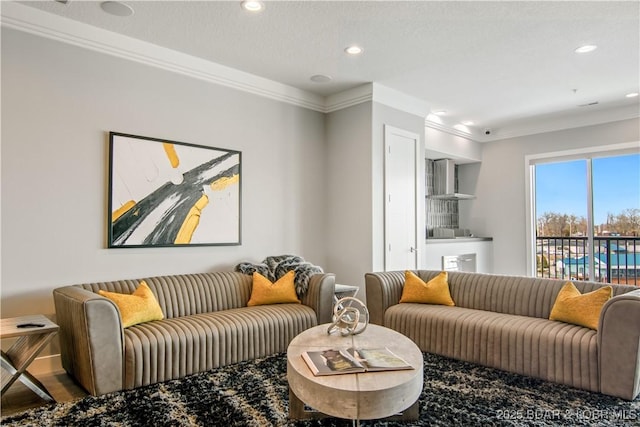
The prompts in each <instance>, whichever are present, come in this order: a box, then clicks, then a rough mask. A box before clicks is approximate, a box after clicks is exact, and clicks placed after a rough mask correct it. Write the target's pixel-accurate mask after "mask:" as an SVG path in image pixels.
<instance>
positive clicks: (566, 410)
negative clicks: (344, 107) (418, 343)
mask: <svg viewBox="0 0 640 427" xmlns="http://www.w3.org/2000/svg"><path fill="white" fill-rule="evenodd" d="M424 359H425V362H424V373H425V384H424V389H423V391H422V395H421V396H420V400H419V402H420V420H419V421H416V422H387V421H363V422H362V423H361V425H363V426H407V427H408V426H521V425H528V426H554V425H566V426H579V425H582V426H622V425H624V426H633V425H640V399H636V400H635V401H633V402H628V401H625V400H622V399H617V398H613V397H610V396H604V395H601V394H597V393H590V392H587V391H582V390H576V389H573V388H569V387H565V386H561V385H558V384H553V383H549V382H545V381H541V380H536V379H532V378H527V377H523V376H520V375H515V374H511V373H507V372H503V371H498V370H495V369H490V368H485V367H482V366H478V365H474V364H470V363H465V362H460V361H456V360H451V359H447V358H444V357H441V356H436V355H433V354H426V353H425V355H424ZM286 366H287V365H286V356H285V355H284V354H279V355H275V356H270V357H266V358H263V359H258V360H254V361H250V362H243V363H239V364H236V365H231V366H226V367H222V368H218V369H215V370H212V371H209V372H205V373H202V374H197V375H192V376H190V377H187V378H184V379H181V380H174V381H168V382H165V383H161V384H155V385H151V386H147V387H141V388H138V389H136V390H129V391H124V392H117V393H111V394H108V395H104V396H100V397H92V396H90V397H86V398H83V399H81V400H77V401H74V402H68V403H60V404H50V405H46V406H42V407H40V408H37V409H31V410H28V411H26V412H23V413H20V414H16V415H12V416H8V417H5V418H2V420H1V424H2V425H3V426H83V427H89V426H243V427H244V426H256V427H263V426H301V427H302V426H305V427H306V426H340V427H342V426H344V427H347V426H351V425H352V422H351V421H348V420H341V419H337V418H328V419H324V420H310V421H296V422H293V421H289V419H288V417H287V415H288V410H289V399H288V388H287V379H286Z"/></svg>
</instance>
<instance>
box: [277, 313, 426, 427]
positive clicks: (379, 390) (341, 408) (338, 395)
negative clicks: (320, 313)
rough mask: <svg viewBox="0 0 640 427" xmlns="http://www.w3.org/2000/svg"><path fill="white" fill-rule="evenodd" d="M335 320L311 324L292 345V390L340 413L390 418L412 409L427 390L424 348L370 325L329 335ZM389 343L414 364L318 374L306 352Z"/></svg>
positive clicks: (289, 361)
mask: <svg viewBox="0 0 640 427" xmlns="http://www.w3.org/2000/svg"><path fill="white" fill-rule="evenodd" d="M328 327H329V324H325V325H319V326H316V327H314V328H310V329H308V330H306V331H304V332H302V333H301V334H300V335H298V336H297V337H295V338H294V339H293V340H292V341H291V343H290V344H289V347H288V349H287V379H288V381H289V387H290V389H291V391H293V392H294V393H295V395H296V396H297V397H298V398H299V399H300V400H301V401H303V402H304V403H306V404H307V405H309V406H310V407H312V408H314V409H316V410H317V411H320V412H322V413H324V414H327V415H331V416H334V417H339V418H349V419H354V420H368V419H379V418H385V417H388V416H391V415H394V414H396V413H399V412H402V411H403V410H405V409H407V408H409V407H410V406H411V405H413V403H414V402H415V401H416V400H417V399H418V397H419V396H420V393H421V392H422V376H423V360H422V352H421V351H420V349H419V348H418V347H417V346H416V345H415V344H414V343H413V341H411V340H410V339H409V338H407V337H405V336H404V335H402V334H400V333H398V332H396V331H393V330H391V329H388V328H384V327H382V326H378V325H371V324H370V325H369V326H368V327H367V329H366V330H365V331H364V332H363V333H362V334H359V335H349V336H346V337H343V336H340V335H339V334H336V333H333V334H331V335H329V334H327V328H328ZM350 347H353V348H356V349H357V348H382V347H387V348H389V349H390V350H391V351H393V352H394V353H395V354H397V355H398V356H400V357H402V358H403V359H404V360H406V361H407V362H408V363H409V364H410V365H411V366H412V367H413V368H414V369H410V370H401V371H384V372H366V373H359V374H341V375H328V376H314V375H313V373H312V372H311V370H310V369H309V367H308V366H307V364H306V362H305V361H304V360H303V359H302V356H301V354H302V352H304V351H312V350H327V349H333V348H336V349H337V348H341V349H346V348H350Z"/></svg>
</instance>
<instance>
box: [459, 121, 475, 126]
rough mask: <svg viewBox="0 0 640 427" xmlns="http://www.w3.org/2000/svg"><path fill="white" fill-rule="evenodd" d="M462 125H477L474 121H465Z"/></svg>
mask: <svg viewBox="0 0 640 427" xmlns="http://www.w3.org/2000/svg"><path fill="white" fill-rule="evenodd" d="M462 124H463V125H465V126H473V125H475V124H476V123H475V122H474V121H472V120H465V121H463V122H462Z"/></svg>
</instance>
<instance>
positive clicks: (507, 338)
mask: <svg viewBox="0 0 640 427" xmlns="http://www.w3.org/2000/svg"><path fill="white" fill-rule="evenodd" d="M384 326H386V327H388V328H391V329H393V330H396V331H398V332H400V333H402V334H404V335H406V336H407V337H409V338H410V339H412V340H413V341H414V342H415V343H416V344H417V345H418V347H420V349H421V350H422V351H426V352H430V353H436V354H440V355H443V356H447V357H452V358H455V359H461V360H466V361H469V362H473V363H479V364H481V365H485V366H491V367H494V368H498V369H504V370H508V371H511V372H516V373H518V374H522V375H528V376H532V377H537V378H542V379H545V380H547V381H554V382H558V383H561V384H568V385H572V386H574V387H580V388H583V389H586V390H592V391H598V388H599V379H598V354H597V333H596V331H593V330H591V329H587V328H583V327H580V326H576V325H571V324H568V323H562V322H556V321H552V320H549V319H542V318H536V317H529V316H518V315H512V314H505V313H496V312H491V311H484V310H475V309H468V308H462V307H445V306H438V305H424V304H396V305H393V306H392V307H390V308H389V309H387V311H386V312H385V315H384Z"/></svg>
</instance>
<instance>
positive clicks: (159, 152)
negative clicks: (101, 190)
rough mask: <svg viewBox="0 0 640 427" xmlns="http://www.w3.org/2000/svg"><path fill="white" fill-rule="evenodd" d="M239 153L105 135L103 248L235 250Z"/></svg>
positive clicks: (237, 216)
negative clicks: (106, 188)
mask: <svg viewBox="0 0 640 427" xmlns="http://www.w3.org/2000/svg"><path fill="white" fill-rule="evenodd" d="M241 160H242V153H241V152H240V151H235V150H227V149H223V148H214V147H208V146H202V145H195V144H188V143H185V142H177V141H168V140H164V139H158V138H147V137H143V136H136V135H127V134H123V133H117V132H110V133H109V212H108V247H109V248H140V247H176V246H212V245H239V244H240V243H241V239H240V230H241V222H240V212H241V209H240V204H241V197H240V195H241V191H240V190H241V185H240V184H241V179H240V178H241Z"/></svg>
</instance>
